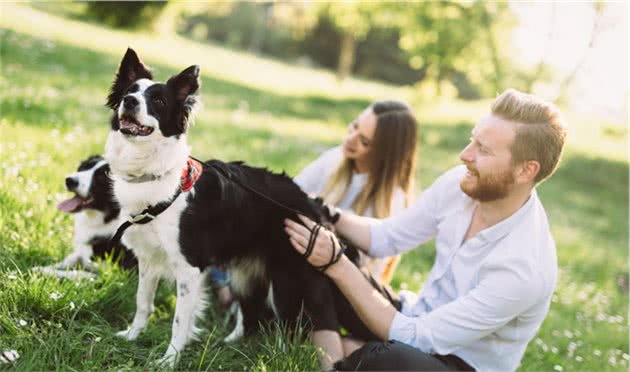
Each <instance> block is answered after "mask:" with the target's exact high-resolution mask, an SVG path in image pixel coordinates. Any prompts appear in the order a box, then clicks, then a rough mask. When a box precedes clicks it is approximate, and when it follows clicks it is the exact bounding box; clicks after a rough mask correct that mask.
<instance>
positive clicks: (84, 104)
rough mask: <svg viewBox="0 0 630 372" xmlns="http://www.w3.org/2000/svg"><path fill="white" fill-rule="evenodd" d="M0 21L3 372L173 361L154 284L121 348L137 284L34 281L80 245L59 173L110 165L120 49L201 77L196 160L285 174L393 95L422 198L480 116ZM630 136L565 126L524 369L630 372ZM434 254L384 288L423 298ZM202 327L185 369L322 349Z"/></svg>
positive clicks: (170, 298)
mask: <svg viewBox="0 0 630 372" xmlns="http://www.w3.org/2000/svg"><path fill="white" fill-rule="evenodd" d="M1 7H2V9H1V10H2V16H1V17H0V57H1V60H0V62H1V73H0V87H1V89H0V102H1V106H0V349H7V348H10V349H16V350H18V352H19V353H20V354H21V358H20V359H19V361H18V363H17V364H15V365H14V366H10V367H7V366H4V367H3V366H2V365H0V369H1V368H8V369H15V370H51V369H57V370H86V369H90V370H136V369H147V368H152V367H151V366H150V364H149V363H150V362H151V361H152V360H155V359H157V358H158V357H159V356H160V354H161V353H162V352H163V351H164V350H165V349H166V343H167V342H168V339H169V337H170V326H171V325H170V321H171V318H172V314H173V311H174V291H173V289H172V288H171V287H170V286H169V285H168V284H163V285H161V286H160V289H159V292H158V295H157V299H156V311H155V313H154V314H153V315H152V317H151V321H150V324H149V326H148V328H147V330H146V332H145V333H143V334H142V335H141V336H140V338H139V340H137V341H136V342H126V341H123V340H120V339H118V338H116V337H115V336H114V333H115V331H117V330H120V329H122V328H124V327H125V326H126V325H127V324H128V322H129V321H130V320H131V318H132V316H133V311H134V307H135V301H134V295H135V288H136V278H135V275H134V274H131V273H127V272H124V271H121V270H119V269H118V268H117V267H115V266H111V265H104V266H103V274H102V275H101V276H99V277H98V278H97V279H95V280H93V281H91V280H84V281H80V282H73V281H67V280H58V279H55V278H50V277H44V276H42V275H39V274H36V273H33V272H31V271H29V269H30V268H31V267H32V266H34V265H45V264H49V263H52V262H55V261H58V260H59V259H61V258H62V257H64V256H65V255H66V254H67V253H69V251H70V250H71V249H72V247H71V241H72V219H71V217H70V216H69V215H66V214H62V213H60V212H58V211H57V210H56V208H55V205H56V203H57V202H58V201H59V200H61V199H62V198H63V196H64V195H65V192H64V188H63V178H64V176H65V174H66V173H68V172H70V171H72V170H73V169H74V168H75V167H76V165H77V163H78V161H79V160H80V159H83V158H84V157H86V156H87V155H88V154H91V153H100V152H102V149H103V145H104V141H105V137H106V135H107V131H108V115H109V113H108V111H107V110H106V109H105V107H104V106H103V104H104V102H105V97H106V94H107V91H108V88H109V85H110V83H111V78H112V76H113V73H114V71H115V69H116V66H117V64H118V62H119V60H120V58H121V56H122V54H123V53H124V48H125V47H126V46H127V45H129V44H133V45H134V46H135V47H136V49H137V51H138V52H139V53H140V54H141V55H142V56H146V57H145V59H146V61H147V62H148V63H149V64H150V65H151V66H152V67H154V69H155V71H156V75H157V78H159V79H165V78H167V77H168V76H169V74H173V73H175V72H177V71H178V70H181V69H183V68H184V67H186V66H188V65H190V64H193V63H198V64H200V65H201V67H202V72H203V85H202V96H203V102H204V107H203V109H202V110H201V111H200V113H199V115H198V116H197V120H196V124H195V125H194V126H193V127H192V129H191V131H190V135H189V141H190V143H191V145H192V147H193V153H194V154H195V155H196V156H198V157H201V158H212V157H214V158H220V159H224V160H237V159H239V160H245V161H247V162H248V163H251V164H254V165H260V166H268V167H269V168H271V169H273V170H276V171H280V170H286V171H287V172H288V173H289V174H295V173H297V172H298V171H299V170H300V169H301V168H302V167H303V166H304V165H306V164H307V163H308V162H310V161H311V160H313V159H314V158H315V157H316V156H317V155H318V154H319V153H320V152H321V151H322V150H323V149H326V148H328V147H330V146H333V145H335V144H337V143H339V142H340V140H341V138H342V137H343V135H344V133H345V123H347V122H348V121H350V120H351V119H352V118H353V116H354V115H356V114H358V113H359V112H360V111H361V110H362V109H363V108H364V107H365V106H366V105H367V104H369V102H370V101H371V100H372V99H374V98H376V97H382V96H392V97H401V98H407V99H410V100H412V101H413V102H414V106H415V107H416V109H417V114H418V117H419V119H420V123H421V129H420V152H419V155H418V156H419V157H418V163H419V169H418V171H417V177H418V179H419V187H427V186H428V185H429V184H430V183H431V181H432V180H434V179H435V177H437V176H438V175H439V174H440V173H442V172H443V171H445V170H446V169H448V168H449V167H451V166H453V165H455V164H457V163H458V159H457V155H458V153H459V151H460V150H461V149H462V148H463V146H464V145H465V144H466V142H467V139H468V137H469V131H470V129H471V127H472V126H473V125H474V122H475V120H476V119H477V118H478V117H479V116H480V115H481V114H482V113H483V112H484V111H485V110H486V109H487V107H488V106H487V102H475V103H461V102H437V103H436V102H420V101H419V100H417V99H415V98H414V96H413V95H410V93H409V90H408V89H403V88H396V87H389V86H383V85H380V84H376V83H370V82H364V81H350V82H348V83H344V84H343V85H341V86H337V85H335V84H336V83H334V77H333V75H332V74H329V73H326V72H323V71H311V70H307V69H303V68H295V67H291V66H288V65H284V64H282V63H281V62H278V61H267V60H264V59H260V58H258V57H252V56H248V55H245V54H242V53H238V52H234V51H226V50H222V49H220V48H218V47H216V46H207V45H201V44H195V43H193V42H191V41H188V40H183V39H180V38H170V39H168V40H160V39H156V38H153V37H151V36H149V35H132V34H128V33H124V32H119V31H113V30H109V29H104V28H100V27H99V26H95V25H91V24H87V23H82V22H80V21H77V20H72V21H70V20H65V19H62V18H57V17H56V16H53V15H50V14H46V13H42V12H39V11H34V10H32V9H29V8H23V7H17V6H14V5H6V4H2V5H1ZM33 25H35V26H37V27H34V26H33ZM161 46H162V47H163V48H166V49H167V50H169V51H170V52H168V53H162V52H161V48H160V47H161ZM175 50H177V51H179V52H174V51H175ZM258 66H262V69H263V70H262V71H260V70H258V69H257V68H258ZM626 137H627V130H626V129H625V127H624V126H623V123H618V124H616V123H600V122H599V121H597V119H592V120H591V119H588V120H585V119H581V120H577V119H575V120H572V134H571V138H570V143H569V145H568V148H567V151H566V153H565V156H564V159H563V163H562V165H561V167H560V169H559V170H558V172H557V174H556V175H555V176H554V177H553V178H552V179H550V180H549V181H547V182H545V183H544V184H543V185H541V187H540V188H539V195H540V197H541V199H542V200H543V203H544V205H545V208H546V210H547V213H548V215H549V219H550V223H551V226H552V232H553V235H554V237H555V239H556V243H557V248H558V256H559V264H560V276H559V284H558V288H557V290H556V294H555V296H554V301H553V303H552V307H551V311H550V314H549V316H548V318H547V320H546V321H545V323H544V324H543V326H542V328H541V330H540V332H539V334H538V336H537V337H536V338H535V340H534V341H532V343H530V345H529V347H528V349H527V352H526V355H525V357H524V359H523V361H522V368H521V370H523V371H539V370H554V368H556V369H559V367H562V368H563V370H565V371H569V370H586V371H594V370H627V367H628V361H627V358H629V356H628V318H627V314H628V308H627V304H628V252H627V249H628V209H627V208H628V162H627V158H626V149H627V146H628V142H627V138H626ZM433 258H434V255H433V244H432V243H429V244H427V245H425V246H423V247H421V248H419V249H416V250H414V251H412V252H409V253H407V254H405V256H404V257H403V260H402V263H401V266H400V267H399V270H398V271H397V273H396V276H395V278H394V281H393V285H394V287H396V288H401V287H406V288H409V289H414V290H416V289H419V287H420V286H421V284H422V282H423V280H424V279H425V278H426V275H427V272H428V270H429V269H430V267H431V264H432V260H433ZM204 325H205V328H206V331H205V332H204V333H203V334H202V335H201V341H200V342H197V343H193V344H191V345H190V347H188V348H187V349H186V352H185V353H184V356H183V358H182V360H181V362H180V363H179V364H178V366H177V368H178V369H182V370H221V369H230V370H259V371H267V370H313V369H316V368H317V358H316V351H315V349H314V348H313V347H312V346H311V345H310V344H309V343H308V342H305V341H304V337H303V334H302V333H301V331H300V330H293V331H292V332H284V331H283V330H281V329H278V328H277V327H275V326H272V327H271V328H270V329H269V330H267V331H266V332H265V333H264V334H262V335H258V336H255V337H252V338H249V339H246V340H244V341H243V342H241V343H238V344H236V345H232V346H230V345H224V344H222V343H221V342H220V340H221V339H222V338H223V337H224V336H225V335H226V334H227V332H228V329H226V327H225V326H224V324H223V322H222V319H221V315H220V314H219V312H218V309H217V308H215V307H213V306H211V308H210V309H209V312H208V317H207V319H206V320H204Z"/></svg>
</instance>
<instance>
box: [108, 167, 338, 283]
mask: <svg viewBox="0 0 630 372" xmlns="http://www.w3.org/2000/svg"><path fill="white" fill-rule="evenodd" d="M210 166H211V165H208V164H206V163H204V162H202V161H200V160H199V159H197V158H194V157H192V156H190V157H189V159H188V162H187V166H186V168H184V170H183V171H182V177H181V179H180V187H179V188H178V189H177V191H175V194H174V195H173V196H172V197H171V198H170V199H169V200H166V201H163V202H160V203H158V204H156V205H152V206H149V207H147V208H145V209H144V210H143V211H142V212H140V213H138V214H136V215H132V216H130V217H129V219H128V220H127V221H125V222H123V224H122V225H120V226H119V227H118V229H117V230H116V234H114V236H113V237H112V238H111V239H110V241H109V243H108V246H107V247H108V250H110V249H112V248H113V247H114V246H115V245H116V244H118V243H119V242H120V238H122V235H123V234H124V233H125V230H127V229H128V228H129V227H130V226H131V225H144V224H147V223H149V222H151V221H153V220H154V219H155V218H156V217H157V216H158V215H160V214H161V213H162V212H164V211H165V210H167V209H168V207H170V206H171V204H173V202H174V201H175V200H176V199H177V197H178V196H179V195H180V194H181V193H182V192H186V191H189V190H190V189H192V187H193V186H194V185H195V182H197V179H199V177H200V176H201V173H202V171H203V169H204V168H209V167H210ZM212 168H213V169H215V170H216V171H217V172H218V173H219V174H220V175H222V176H223V177H225V178H226V179H227V180H228V181H231V182H234V183H235V184H237V185H239V186H240V187H242V188H244V189H245V190H247V191H249V192H251V193H253V194H255V195H258V196H259V197H261V198H263V199H265V200H267V201H269V202H270V203H272V204H274V205H276V206H278V207H280V208H282V209H285V210H287V211H289V212H292V213H294V214H296V215H299V214H304V213H303V212H299V211H297V210H295V209H293V208H291V207H288V206H286V205H284V204H282V203H280V202H278V201H276V200H274V199H272V198H270V197H268V196H267V195H265V194H263V193H261V192H259V191H258V190H256V189H254V188H252V187H250V186H249V185H246V184H244V183H242V182H241V181H240V180H238V179H237V178H236V177H233V176H232V173H230V171H229V170H228V169H223V168H221V167H218V166H215V165H212ZM329 210H330V208H326V211H329ZM338 219H339V214H338V213H337V214H336V215H334V216H332V218H331V220H332V221H333V223H334V222H336V220H338ZM322 227H323V226H322V225H321V224H319V223H317V224H316V225H315V226H314V227H313V229H312V230H311V236H310V238H309V242H308V246H307V247H306V252H305V253H304V254H303V255H302V256H303V257H304V258H305V259H307V258H308V257H309V256H310V255H311V253H312V252H313V247H314V246H315V242H316V241H317V236H318V234H319V230H320V229H321V228H322ZM330 241H331V242H332V245H333V253H332V257H331V258H330V261H329V262H328V263H327V264H324V265H321V266H315V265H314V266H313V267H314V268H315V269H317V270H319V271H321V272H324V271H326V269H328V268H329V267H330V266H332V265H334V264H335V263H337V261H339V259H340V258H341V256H342V255H343V253H344V252H345V251H346V249H347V246H346V245H345V244H343V243H341V242H340V243H339V244H340V245H341V249H339V251H338V252H336V251H337V244H336V242H335V239H334V238H333V237H332V235H331V236H330ZM335 252H336V253H335Z"/></svg>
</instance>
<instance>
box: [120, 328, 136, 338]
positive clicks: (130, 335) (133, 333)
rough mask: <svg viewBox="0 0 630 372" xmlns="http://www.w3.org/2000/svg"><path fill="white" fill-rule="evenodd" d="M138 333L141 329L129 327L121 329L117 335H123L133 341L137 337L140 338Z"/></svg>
mask: <svg viewBox="0 0 630 372" xmlns="http://www.w3.org/2000/svg"><path fill="white" fill-rule="evenodd" d="M138 335H140V330H139V329H133V328H129V329H125V330H124V331H120V332H116V336H118V337H122V338H124V339H126V340H129V341H133V340H135V339H136V338H138Z"/></svg>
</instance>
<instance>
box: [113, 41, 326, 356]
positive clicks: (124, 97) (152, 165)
mask: <svg viewBox="0 0 630 372" xmlns="http://www.w3.org/2000/svg"><path fill="white" fill-rule="evenodd" d="M152 79H153V77H152V74H151V72H150V71H149V70H148V69H147V67H146V66H145V65H144V64H143V63H142V62H141V61H140V59H139V58H138V56H137V54H136V53H135V52H134V51H133V50H131V49H128V50H127V52H126V54H125V56H124V58H123V60H122V62H121V64H120V67H119V70H118V73H117V75H116V77H115V80H114V83H113V85H112V89H111V92H110V95H109V97H108V106H109V107H111V108H112V109H113V111H114V114H113V117H112V121H111V132H110V134H109V136H108V139H107V144H106V153H105V158H106V159H107V161H108V163H109V165H110V167H111V176H112V178H113V180H114V192H115V196H116V199H117V200H118V201H119V203H120V206H121V208H122V215H123V216H124V217H125V218H129V221H130V223H131V222H134V221H135V222H136V223H133V224H130V227H129V228H128V229H127V230H126V231H125V233H124V235H123V237H122V240H123V242H124V243H125V245H126V246H128V247H129V248H130V249H131V250H132V251H133V252H134V253H135V255H136V256H137V257H138V261H139V283H138V293H137V299H136V305H137V309H136V314H135V316H134V318H133V321H132V323H131V325H130V327H129V328H128V329H127V330H125V331H122V332H119V333H118V334H119V335H120V336H122V337H125V338H127V339H129V340H132V339H135V338H136V337H137V336H138V335H139V333H140V332H141V331H142V330H143V328H144V327H145V326H146V324H147V321H148V318H149V315H150V313H151V311H152V309H153V300H154V294H155V290H156V287H157V285H158V281H159V280H160V279H161V278H171V279H174V280H175V281H176V288H177V301H176V309H175V317H174V320H173V328H172V337H171V341H170V344H169V346H168V349H167V350H166V353H165V354H164V356H163V357H162V359H161V360H160V362H161V363H162V364H165V365H173V363H175V361H176V358H177V356H178V354H179V353H180V352H181V351H182V350H183V348H184V347H185V345H186V344H187V343H188V342H189V341H190V340H191V339H192V338H193V337H194V335H195V332H196V328H195V317H196V316H197V315H199V313H200V311H201V310H202V309H203V306H204V300H203V293H204V291H203V284H202V283H203V273H204V270H205V269H206V268H208V266H209V265H213V264H225V265H227V266H228V267H229V268H230V271H231V273H232V286H233V290H234V292H235V296H236V298H237V300H238V301H239V302H240V304H241V308H242V312H241V313H240V314H239V316H240V317H242V320H243V325H244V328H245V329H244V331H245V332H248V331H251V330H253V329H255V328H256V327H257V325H258V322H259V320H261V319H263V318H265V317H267V316H269V312H270V311H273V313H275V316H276V317H278V318H280V319H282V320H287V321H296V319H297V318H298V317H299V314H300V312H301V310H302V308H304V309H305V310H306V313H307V315H308V316H309V318H310V320H311V322H312V324H313V325H314V326H315V327H317V328H326V329H336V328H335V327H336V326H337V324H336V323H335V320H334V314H327V311H326V309H327V307H326V306H324V305H325V304H326V303H330V302H332V301H333V300H332V297H331V296H332V294H331V290H330V285H331V283H330V282H329V281H328V279H326V278H325V276H324V275H322V274H321V273H319V272H317V271H316V270H315V269H314V268H312V267H311V266H310V265H308V264H307V263H306V261H305V260H304V258H303V257H301V256H300V255H299V254H298V253H297V252H295V250H294V249H293V248H292V247H291V245H290V243H289V241H288V238H287V236H286V234H285V233H284V230H283V220H284V219H285V218H294V219H297V218H296V216H295V213H294V212H291V211H289V210H288V209H285V208H282V207H279V206H278V205H276V204H274V203H272V202H270V201H269V200H267V199H266V198H264V197H262V196H260V195H258V194H255V193H253V192H251V190H247V189H246V188H244V187H243V186H242V185H243V184H247V185H249V186H251V188H253V189H255V190H257V191H258V192H260V193H261V194H263V195H265V196H267V197H269V198H271V199H273V200H275V201H278V202H280V203H282V204H283V205H285V206H288V207H289V208H290V209H292V210H294V211H295V210H297V211H299V212H300V213H303V214H304V215H307V216H309V217H311V218H314V219H316V220H318V221H320V220H321V218H322V214H323V212H322V211H321V209H319V207H321V206H318V205H317V203H316V202H314V201H313V200H311V199H309V198H308V197H307V195H306V194H304V193H303V192H302V191H301V190H300V188H299V187H298V186H297V185H295V184H294V183H293V181H292V180H291V179H290V178H289V177H287V176H286V175H284V174H282V175H280V174H273V173H271V172H269V171H267V170H265V169H260V168H253V167H248V166H246V165H244V164H242V163H238V162H234V163H224V162H221V161H218V160H211V161H208V162H206V163H205V164H203V165H201V164H198V163H197V164H194V163H195V162H194V161H193V160H192V159H191V158H190V157H189V155H190V147H189V146H188V145H187V142H186V132H187V129H188V126H189V121H190V119H191V114H192V112H193V111H194V108H195V105H196V104H197V101H198V98H197V94H198V90H199V87H200V80H199V67H198V66H190V67H188V68H186V69H185V70H183V71H182V72H181V73H179V74H177V75H175V76H172V77H171V78H170V79H169V80H168V81H167V82H166V83H158V82H154V81H153V80H152ZM191 164H192V165H191ZM199 166H203V170H202V172H201V174H200V176H199V174H198V173H199V172H198V171H199V170H200V169H201V168H199ZM195 169H196V170H195ZM191 173H192V174H193V176H191ZM197 176H198V177H197ZM156 211H157V212H156ZM156 214H157V215H156ZM269 309H270V310H269ZM309 309H317V311H309ZM333 311H334V310H333ZM237 333H238V332H237Z"/></svg>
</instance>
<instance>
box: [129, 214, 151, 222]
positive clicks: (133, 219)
mask: <svg viewBox="0 0 630 372" xmlns="http://www.w3.org/2000/svg"><path fill="white" fill-rule="evenodd" d="M145 218H148V219H149V221H152V220H153V219H154V218H155V216H154V215H151V214H149V213H141V214H137V215H135V216H130V217H129V222H131V223H138V222H140V221H142V220H144V219H145ZM149 221H147V222H149Z"/></svg>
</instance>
